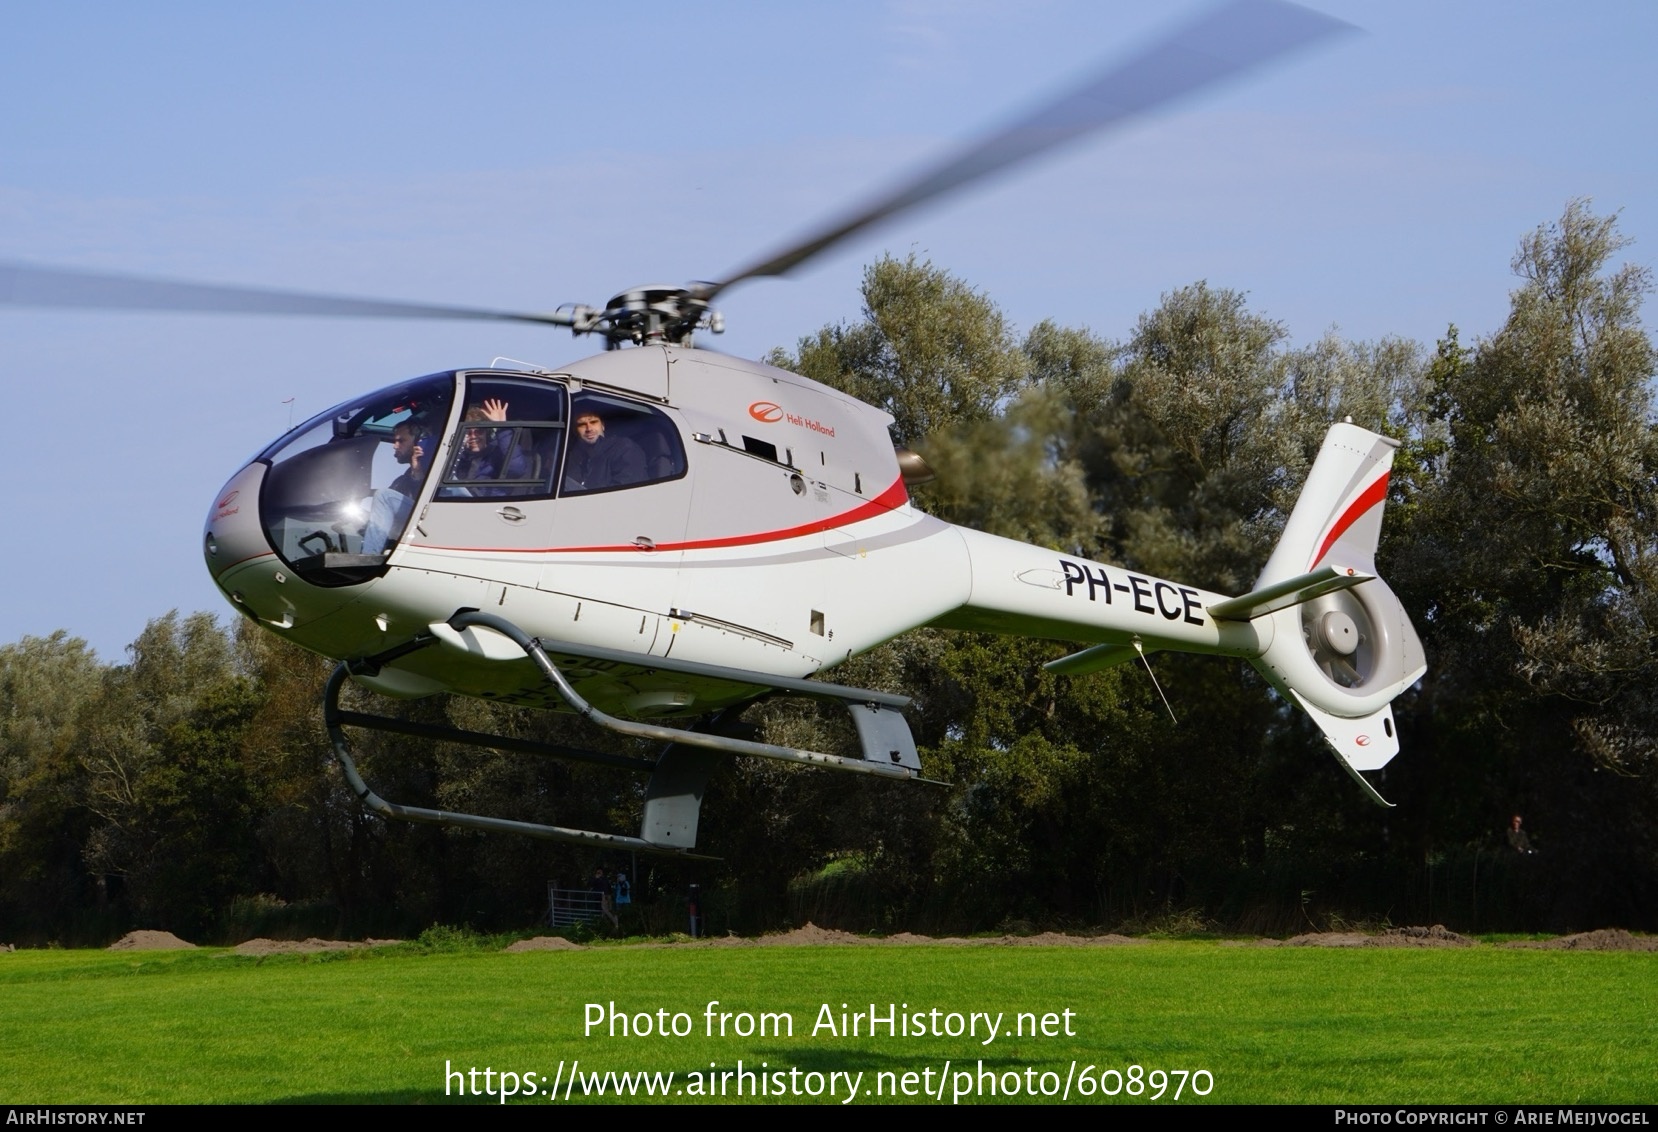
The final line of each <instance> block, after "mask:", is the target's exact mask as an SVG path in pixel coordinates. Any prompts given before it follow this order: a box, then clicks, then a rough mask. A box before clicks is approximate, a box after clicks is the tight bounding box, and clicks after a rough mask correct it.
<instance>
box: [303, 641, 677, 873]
mask: <svg viewBox="0 0 1658 1132" xmlns="http://www.w3.org/2000/svg"><path fill="white" fill-rule="evenodd" d="M348 675H349V673H348V671H347V668H346V666H345V665H344V664H340V665H338V666H336V667H335V669H334V672H333V674H332V675H330V676H329V677H328V688H327V691H326V692H325V693H324V695H323V722H324V723H325V724H326V725H327V727H328V738H329V740H330V741H331V742H332V744H333V747H334V758H335V759H337V760H338V761H339V764H340V769H341V770H342V771H344V772H345V780H346V782H347V783H349V784H350V786H351V789H352V791H353V792H354V793H355V794H356V795H357V797H358V799H360V800H361V801H362V803H363V805H365V806H367V807H368V808H369V809H371V810H373V811H374V812H375V813H377V814H380V815H381V816H383V817H387V818H393V819H396V820H398V821H408V822H419V823H421V824H425V825H449V826H460V827H462V828H465V829H481V830H486V831H488V832H491V833H517V834H521V835H524V836H526V837H534V838H537V839H539V840H542V841H562V842H566V843H568V844H572V845H589V846H594V847H597V848H601V849H632V850H636V851H643V852H646V853H666V854H669V855H672V856H675V857H691V856H696V854H693V853H687V852H685V851H684V850H683V849H680V848H676V847H674V846H667V845H655V844H652V843H651V842H649V841H646V840H645V839H643V838H640V837H627V836H624V835H622V834H616V833H596V832H594V831H592V830H587V829H567V828H565V827H563V826H557V825H538V824H537V823H535V822H527V821H513V820H511V819H509V818H490V817H484V816H482V815H480V814H462V813H454V812H451V811H448V810H428V809H425V808H424V807H421V806H404V805H400V804H398V803H396V802H388V801H386V800H385V799H384V798H382V797H380V795H378V794H376V793H375V792H374V791H372V790H370V789H369V787H368V783H366V782H364V781H363V776H362V775H360V774H359V773H357V763H356V762H355V760H353V759H352V757H351V747H350V744H349V743H348V742H347V741H346V737H345V732H343V731H342V730H340V729H341V727H342V726H345V725H350V726H354V727H368V728H372V729H375V730H380V731H393V732H396V733H399V734H405V735H407V734H414V735H426V736H430V737H433V738H451V739H455V740H456V741H458V742H463V743H471V744H472V745H474V746H490V745H498V746H501V747H502V748H503V749H511V750H525V749H533V748H537V747H541V748H543V749H542V751H541V752H540V753H546V754H557V755H560V756H561V757H572V754H573V753H572V752H571V751H569V750H567V749H564V748H558V749H550V748H546V747H544V745H543V744H538V743H525V742H523V741H520V740H491V737H490V736H487V735H479V734H477V733H476V732H469V731H458V730H456V729H453V728H447V727H444V728H438V727H425V726H422V725H420V724H407V725H403V724H402V721H399V720H385V719H383V717H381V716H373V715H363V714H361V713H359V712H348V711H344V710H342V709H341V708H340V689H341V687H343V686H344V684H345V681H346V678H347V676H348ZM388 722H389V723H394V724H399V726H396V727H386V726H384V724H385V723H388ZM482 740H491V741H490V742H483V741H482ZM574 754H579V755H592V754H595V752H574ZM607 757H608V756H607ZM615 757H616V758H618V759H621V758H622V756H615ZM626 764H627V765H628V767H629V769H647V770H648V769H650V768H651V767H652V766H653V764H652V763H651V762H650V761H649V760H646V759H627V760H626Z"/></svg>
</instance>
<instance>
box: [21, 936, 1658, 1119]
mask: <svg viewBox="0 0 1658 1132" xmlns="http://www.w3.org/2000/svg"><path fill="white" fill-rule="evenodd" d="M711 999H717V1000H719V1002H720V1003H721V1007H720V1009H723V1010H728V1011H733V1012H736V1011H751V1012H758V1011H774V1012H775V1011H785V1012H788V1013H789V1014H790V1015H792V1017H793V1019H794V1025H795V1031H794V1036H793V1037H792V1038H789V1037H772V1036H768V1037H765V1038H760V1037H751V1038H747V1039H744V1038H738V1037H733V1036H727V1037H725V1038H719V1037H713V1038H710V1037H707V1036H706V1035H705V1034H704V1033H703V1027H704V1025H705V1022H704V1015H705V1009H706V1004H707V1003H708V1002H709V1000H711ZM612 1000H614V1001H615V1003H616V1005H617V1007H618V1008H619V1009H622V1010H625V1011H627V1012H629V1013H633V1012H638V1011H650V1012H652V1013H653V1014H654V1013H655V1012H656V1011H657V1010H659V1009H666V1010H667V1011H669V1012H670V1013H672V1012H684V1013H686V1014H688V1015H689V1016H690V1017H691V1018H692V1020H693V1021H694V1024H695V1029H694V1032H693V1035H692V1036H690V1037H684V1038H674V1037H667V1038H662V1037H654V1036H653V1037H648V1038H638V1037H630V1038H623V1037H619V1036H618V1037H610V1036H608V1035H606V1034H604V1033H603V1032H600V1033H598V1034H595V1035H593V1036H584V1035H583V1032H582V1030H583V1018H584V1013H583V1012H584V1007H585V1004H587V1003H589V1002H598V1003H608V1002H610V1001H612ZM871 1002H874V1003H878V1004H881V1006H882V1009H883V1010H884V1009H885V1004H887V1003H893V1002H896V1003H908V1004H909V1007H910V1010H911V1012H914V1011H917V1010H930V1009H932V1008H933V1007H937V1008H939V1009H940V1010H941V1011H946V1012H948V1011H959V1012H969V1011H988V1012H990V1013H992V1014H995V1013H998V1012H1001V1013H1004V1014H1005V1015H1006V1019H1005V1021H1004V1027H1011V1026H1012V1025H1013V1024H1014V1015H1015V1014H1017V1013H1018V1012H1021V1011H1028V1012H1035V1013H1038V1014H1041V1013H1046V1012H1050V1011H1052V1012H1060V1011H1063V1010H1066V1009H1070V1010H1073V1011H1075V1012H1076V1017H1075V1021H1074V1023H1073V1028H1074V1030H1075V1036H1074V1037H1064V1036H1056V1037H1051V1038H1043V1037H1031V1036H1028V1035H1027V1036H1025V1037H1017V1036H1009V1035H1008V1034H1007V1033H1006V1030H1005V1029H1004V1033H1003V1035H1002V1036H1001V1037H999V1038H997V1039H996V1040H995V1041H994V1042H993V1043H991V1044H990V1045H988V1046H986V1045H981V1044H979V1043H978V1042H976V1041H974V1040H972V1039H970V1038H967V1037H956V1038H951V1037H937V1038H935V1037H920V1038H905V1037H902V1036H899V1037H896V1038H891V1037H887V1036H885V1034H882V1035H881V1036H878V1037H875V1038H869V1037H859V1038H848V1037H830V1036H828V1035H827V1034H826V1033H819V1034H818V1035H816V1036H813V1035H812V1033H811V1030H812V1024H813V1021H814V1020H815V1019H816V1018H817V1017H818V1014H819V1010H820V1007H821V1006H822V1005H823V1004H825V1003H828V1004H829V1005H830V1006H831V1008H832V1010H833V1011H834V1012H835V1013H836V1014H838V1013H839V1012H840V1004H841V1003H847V1004H849V1005H850V1007H851V1008H853V1009H857V1008H859V1007H862V1008H863V1009H864V1010H865V1011H866V1012H867V1009H868V1006H869V1004H870V1003H871ZM739 1058H740V1059H742V1060H743V1062H744V1064H745V1067H746V1068H750V1069H752V1068H755V1067H756V1066H757V1063H759V1062H766V1063H767V1068H768V1070H776V1069H778V1068H784V1069H786V1068H789V1067H798V1068H800V1069H801V1070H802V1071H818V1072H821V1073H828V1072H830V1071H832V1070H842V1071H848V1072H852V1073H856V1072H859V1071H862V1072H863V1073H864V1078H863V1083H862V1084H863V1087H864V1088H866V1089H873V1088H874V1087H875V1085H876V1083H877V1079H876V1075H877V1074H879V1073H881V1072H883V1071H885V1072H888V1073H891V1074H895V1075H896V1074H902V1073H904V1072H906V1071H916V1072H920V1071H922V1070H924V1069H927V1068H928V1067H931V1068H932V1069H933V1071H934V1077H933V1082H934V1084H935V1086H936V1083H937V1081H938V1077H937V1073H938V1071H939V1070H941V1069H942V1067H943V1066H944V1063H945V1062H946V1061H949V1062H951V1071H952V1073H955V1072H957V1071H960V1070H963V1069H967V1070H970V1071H974V1072H976V1071H977V1070H978V1068H979V1064H978V1063H979V1062H980V1061H981V1060H982V1061H983V1063H984V1067H985V1068H986V1069H989V1070H992V1071H994V1072H996V1073H1006V1072H1009V1071H1022V1070H1023V1069H1024V1068H1025V1067H1026V1066H1031V1067H1034V1068H1035V1069H1036V1070H1037V1071H1038V1072H1040V1071H1044V1070H1047V1071H1053V1072H1056V1073H1057V1074H1058V1077H1057V1078H1055V1079H1053V1082H1052V1083H1058V1082H1063V1081H1064V1079H1065V1078H1066V1076H1067V1074H1068V1072H1069V1070H1070V1066H1071V1062H1072V1061H1073V1059H1074V1060H1075V1061H1076V1062H1077V1069H1078V1070H1081V1069H1082V1068H1083V1067H1084V1066H1088V1065H1092V1066H1094V1067H1095V1070H1096V1072H1098V1071H1099V1070H1100V1069H1105V1068H1117V1069H1119V1070H1126V1069H1127V1068H1128V1067H1129V1066H1130V1065H1139V1066H1142V1067H1144V1068H1146V1069H1168V1070H1178V1069H1187V1070H1198V1069H1206V1070H1208V1071H1209V1073H1211V1074H1212V1075H1213V1080H1214V1088H1213V1091H1212V1092H1211V1093H1210V1095H1209V1097H1208V1099H1209V1100H1210V1101H1220V1102H1230V1103H1240V1102H1243V1103H1248V1102H1268V1101H1270V1102H1288V1103H1363V1102H1375V1103H1389V1104H1392V1103H1413V1102H1415V1103H1452V1102H1457V1103H1499V1102H1536V1103H1595V1102H1600V1103H1637V1102H1648V1101H1650V1100H1651V1097H1652V1082H1653V1080H1654V1079H1655V1076H1658V955H1652V954H1627V953H1589V954H1580V953H1563V952H1548V951H1515V950H1503V949H1498V948H1490V947H1486V948H1479V949H1467V950H1449V949H1447V950H1403V949H1401V950H1383V949H1364V950H1340V951H1337V950H1320V949H1300V948H1251V947H1226V946H1221V945H1219V944H1216V943H1211V942H1184V943H1182V942H1156V943H1149V944H1145V945H1142V946H1137V947H1118V948H1086V949H1084V948H1057V949H1048V948H1027V947H974V948H960V947H880V948H874V947H868V948H864V947H825V948H731V949H703V948H697V949H692V948H679V949H674V948H668V949H654V950H653V949H635V948H627V949H619V948H595V949H592V950H588V951H577V952H531V953H526V954H514V955H508V954H502V953H499V952H490V951H481V950H466V949H460V950H456V951H452V952H440V953H432V952H430V951H426V952H422V951H421V950H419V949H417V948H415V947H402V948H394V949H389V950H388V951H386V952H381V953H362V952H357V953H349V954H345V955H340V954H335V955H331V956H326V957H322V956H277V957H269V958H265V959H263V960H260V959H253V958H247V957H242V956H237V955H234V954H231V953H228V952H224V951H196V952H151V953H134V952H125V953H103V952H75V951H67V952H66V951H35V952H28V951H22V952H16V953H11V954H4V955H0V1103H30V1104H36V1103H39V1104H45V1103H111V1104H126V1105H143V1104H156V1103H197V1102H260V1101H323V1102H342V1101H343V1102H370V1103H383V1102H394V1103H396V1102H426V1103H443V1102H444V1101H445V1100H446V1099H447V1100H449V1101H454V1100H456V1099H458V1098H456V1097H454V1096H451V1097H448V1098H445V1096H444V1065H445V1062H446V1061H448V1062H450V1063H452V1064H453V1065H454V1066H456V1067H460V1068H462V1069H466V1068H470V1067H473V1066H477V1067H478V1068H479V1069H482V1068H484V1067H486V1066H487V1067H489V1068H491V1069H492V1070H495V1071H499V1070H502V1069H508V1070H512V1071H515V1072H520V1073H534V1074H535V1075H537V1077H539V1075H541V1074H545V1075H546V1076H547V1077H548V1078H549V1084H550V1083H551V1079H552V1078H553V1077H554V1076H555V1073H556V1071H557V1070H558V1067H559V1065H560V1062H564V1063H565V1064H566V1070H565V1072H566V1074H568V1064H569V1063H570V1062H573V1061H576V1060H578V1059H579V1060H580V1062H581V1069H582V1072H583V1073H584V1074H585V1073H586V1072H588V1071H591V1070H598V1071H605V1070H617V1071H623V1070H628V1071H633V1070H651V1071H668V1070H672V1071H674V1072H675V1073H676V1075H677V1076H676V1080H675V1085H676V1086H677V1087H683V1086H684V1084H685V1082H686V1076H685V1075H686V1074H687V1073H689V1072H692V1071H699V1070H700V1071H704V1072H706V1071H707V1070H708V1068H709V1063H710V1062H715V1063H717V1068H718V1069H720V1070H731V1069H735V1068H736V1063H737V1061H738V1059H739ZM893 1079H894V1080H896V1079H897V1078H896V1077H894V1078H893ZM537 1083H538V1084H539V1081H537ZM952 1083H953V1081H952ZM727 1088H728V1089H733V1088H735V1085H734V1083H732V1082H728V1084H727ZM1171 1091H1172V1090H1171ZM467 1099H468V1100H471V1099H472V1098H467ZM478 1099H480V1100H481V1099H482V1098H478ZM543 1099H545V1098H543ZM581 1099H582V1096H581V1092H580V1090H579V1089H578V1090H577V1091H576V1092H575V1094H574V1100H576V1101H579V1100H581ZM726 1099H728V1100H730V1099H735V1098H734V1097H730V1096H728V1097H727V1098H726ZM860 1099H864V1100H874V1099H876V1098H875V1097H873V1096H870V1097H867V1098H860ZM918 1099H919V1098H918ZM949 1099H950V1095H949V1086H947V1088H946V1095H945V1100H946V1101H948V1100H949ZM982 1099H984V1100H989V1099H990V1098H982ZM996 1099H997V1100H1004V1099H1007V1098H1003V1097H998V1098H996ZM1017 1099H1018V1100H1020V1101H1024V1100H1026V1099H1027V1098H1025V1097H1024V1096H1020V1097H1018V1098H1017ZM1038 1099H1040V1098H1038ZM1072 1099H1073V1100H1078V1099H1081V1098H1079V1097H1077V1096H1076V1090H1075V1087H1074V1086H1073V1096H1072ZM1093 1099H1094V1100H1096V1101H1098V1100H1099V1099H1100V1098H1099V1097H1095V1098H1093ZM1116 1099H1117V1100H1118V1101H1123V1100H1127V1099H1130V1098H1128V1097H1125V1096H1119V1097H1118V1098H1116ZM1193 1100H1194V1098H1193V1097H1192V1096H1191V1093H1190V1090H1189V1087H1188V1091H1187V1095H1186V1096H1185V1097H1184V1098H1182V1102H1181V1103H1189V1102H1191V1101H1193ZM561 1102H562V1093H561Z"/></svg>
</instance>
